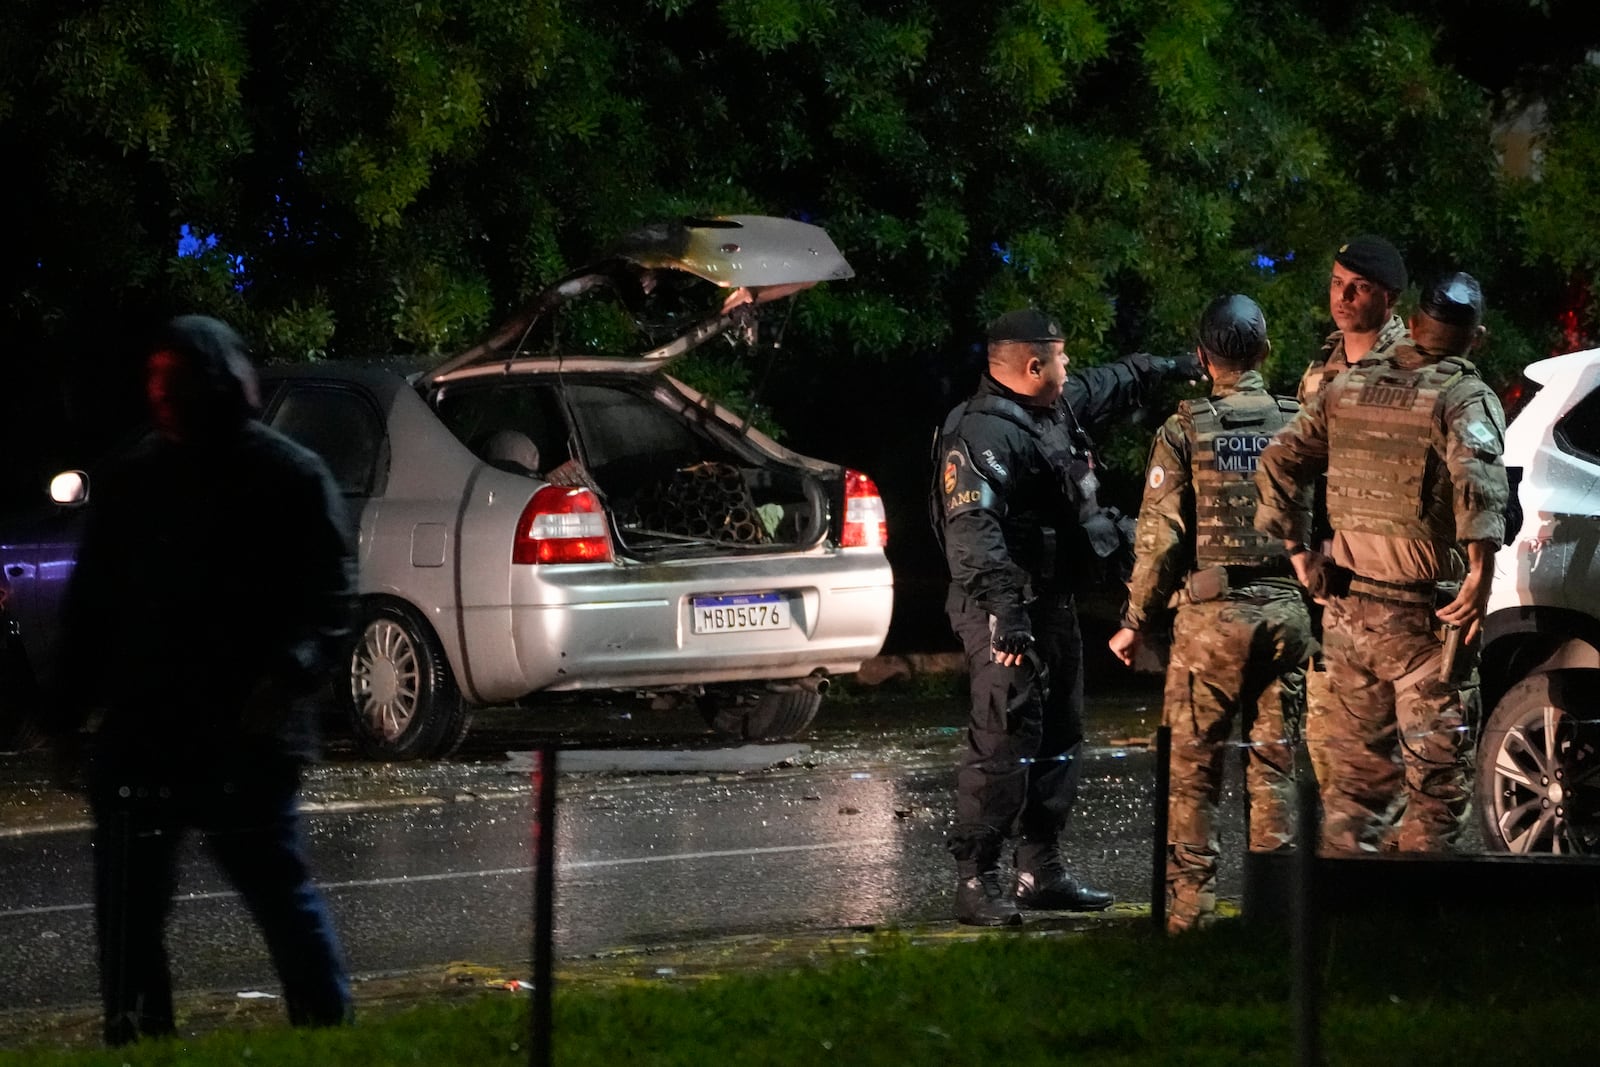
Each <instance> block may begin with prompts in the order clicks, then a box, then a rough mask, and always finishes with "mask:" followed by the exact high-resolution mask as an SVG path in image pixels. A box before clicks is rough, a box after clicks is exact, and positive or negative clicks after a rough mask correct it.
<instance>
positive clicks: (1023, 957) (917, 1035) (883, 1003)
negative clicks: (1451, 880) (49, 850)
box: [0, 912, 1600, 1067]
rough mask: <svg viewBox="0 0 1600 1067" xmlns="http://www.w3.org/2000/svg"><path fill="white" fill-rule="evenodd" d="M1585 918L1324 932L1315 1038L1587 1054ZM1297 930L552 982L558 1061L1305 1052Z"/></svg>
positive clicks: (0, 1063)
mask: <svg viewBox="0 0 1600 1067" xmlns="http://www.w3.org/2000/svg"><path fill="white" fill-rule="evenodd" d="M1596 919H1597V916H1596V915H1595V914H1593V913H1592V912H1584V913H1581V914H1573V913H1570V912H1569V913H1541V914H1534V915H1520V914H1515V913H1511V914H1506V915H1503V916H1496V917H1491V918H1488V919H1485V918H1484V917H1482V916H1475V917H1455V918H1436V919H1430V920H1427V921H1424V920H1419V919H1417V918H1415V917H1410V918H1398V917H1397V918H1392V919H1376V920H1374V919H1363V920H1354V919H1340V920H1337V921H1335V922H1333V923H1331V924H1330V927H1329V931H1328V942H1327V953H1326V956H1325V960H1324V968H1323V982H1324V985H1325V989H1326V999H1325V1003H1324V1030H1323V1033H1324V1038H1323V1047H1324V1050H1325V1052H1326V1056H1327V1062H1328V1063H1329V1064H1332V1065H1342V1064H1359V1065H1365V1064H1374V1065H1376V1064H1385V1065H1387V1064H1394V1063H1416V1064H1434V1063H1449V1064H1459V1065H1473V1064H1504V1063H1543V1064H1563V1063H1581V1062H1594V1060H1593V1056H1594V1051H1593V1049H1594V1039H1593V1035H1592V1033H1591V1032H1590V1031H1589V1028H1588V1027H1587V1026H1586V1025H1584V1024H1583V1023H1582V1022H1581V1020H1583V1019H1586V1018H1588V1017H1589V1015H1590V1012H1591V1011H1592V1006H1593V1000H1592V998H1593V991H1594V990H1595V989H1597V988H1600V985H1597V983H1596V979H1597V978H1600V973H1597V972H1600V922H1596ZM1290 973H1291V968H1290V965H1289V958H1288V949H1287V943H1286V941H1285V940H1284V938H1283V936H1282V935H1281V933H1279V932H1275V931H1271V930H1263V929H1261V928H1257V927H1250V926H1247V925H1244V924H1243V923H1241V922H1238V921H1228V922H1223V923H1219V924H1217V925H1216V926H1214V927H1212V928H1209V929H1206V930H1201V931H1197V932H1195V933H1192V934H1189V935H1186V936H1183V937H1178V938H1171V939H1165V938H1159V937H1155V936H1153V935H1152V934H1151V933H1150V932H1149V931H1147V930H1144V929H1129V928H1121V929H1100V930H1094V931H1091V932H1088V933H1083V934H1075V935H1071V936H1058V937H1034V936H1028V935H1026V934H1024V935H1016V934H1004V933H1001V934H996V935H995V936H992V937H985V938H982V939H979V940H977V941H973V942H966V943H955V944H946V945H939V946H934V947H930V946H926V945H919V944H913V943H912V942H911V940H910V939H909V938H908V937H907V936H905V935H903V934H897V933H889V934H884V935H880V936H879V937H878V938H876V939H875V940H874V941H873V942H872V943H871V945H870V947H869V948H868V950H867V951H866V952H865V953H864V954H860V955H848V956H847V955H841V956H839V957H837V958H834V959H831V960H826V961H824V962H822V963H820V964H817V965H812V966H803V967H798V968H794V969H787V970H782V971H777V972H770V973H756V974H736V975H730V976H728V977H723V978H715V979H709V980H700V981H697V982H695V983H692V984H659V985H648V984H638V983H626V984H619V985H613V986H609V987H600V986H574V987H562V988H558V990H557V995H556V1003H555V1040H554V1054H555V1062H556V1063H557V1064H559V1065H561V1067H587V1065H596V1067H598V1065H606V1067H614V1065H616V1064H618V1063H627V1064H629V1065H630V1067H633V1065H655V1064H660V1065H679V1064H682V1065H685V1067H689V1065H693V1067H705V1065H706V1064H723V1063H728V1064H734V1063H743V1064H762V1065H774V1067H786V1065H790V1064H793V1065H802V1064H804V1065H813V1064H819V1063H844V1064H877V1063H885V1064H891V1063H892V1064H896V1065H917V1064H928V1065H930V1067H931V1065H939V1067H943V1065H945V1064H951V1063H979V1062H984V1061H986V1060H991V1059H992V1060H995V1061H997V1062H1004V1063H1006V1064H1007V1065H1008V1067H1016V1065H1031V1064H1050V1065H1052V1067H1055V1065H1060V1064H1107V1065H1123V1064H1126V1065H1135V1064H1138V1065H1144V1064H1185V1065H1209V1064H1217V1065H1237V1064H1255V1063H1260V1064H1285V1063H1290V1062H1293V1057H1294V1049H1295V1043H1294V1033H1293V1029H1292V1022H1291V1015H1290V1009H1289V993H1290V979H1289V976H1290ZM527 1019H528V1014H527V1002H526V999H525V998H524V997H520V996H519V997H512V996H508V995H506V994H504V993H501V994H497V995H494V996H484V997H476V998H470V999H466V1000H462V1001H454V1002H451V1003H422V1004H419V1005H416V1006H413V1007H409V1008H405V1009H403V1010H394V1011H387V1012H382V1011H380V1012H373V1013H368V1014H366V1015H364V1016H363V1017H362V1018H361V1019H360V1021H358V1023H357V1024H356V1025H355V1026H354V1027H350V1028H345V1029H339V1030H324V1031H296V1030H290V1029H288V1028H287V1027H280V1026H270V1027H264V1028H258V1029H253V1030H221V1031H217V1032H214V1033H210V1034H206V1035H203V1036H200V1037H196V1038H191V1039H183V1040H172V1041H160V1042H148V1043H144V1044H141V1045H138V1046H135V1047H133V1048H130V1049H123V1050H116V1051H111V1050H101V1049H70V1050H69V1049H52V1048H33V1049H22V1050H16V1051H0V1067H22V1065H27V1067H35V1065H52V1067H91V1065H93V1067H100V1065H117V1067H120V1065H124V1064H125V1065H128V1067H161V1065H172V1064H186V1065H193V1064H205V1065H207V1067H213V1065H214V1067H259V1065H261V1064H273V1065H279V1064H282V1065H298V1064H307V1065H310V1064H316V1065H351V1067H359V1065H379V1064H383V1065H388V1064H426V1065H429V1067H456V1065H461V1067H468V1065H470V1067H493V1065H501V1064H504V1065H507V1067H513V1065H520V1064H525V1063H527V1062H528V1052H527V1025H528V1023H527Z"/></svg>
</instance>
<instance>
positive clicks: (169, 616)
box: [52, 315, 354, 1045]
mask: <svg viewBox="0 0 1600 1067" xmlns="http://www.w3.org/2000/svg"><path fill="white" fill-rule="evenodd" d="M145 398H146V401H147V405H148V411H149V417H150V422H151V426H152V431H151V432H150V433H149V434H148V435H147V436H146V437H145V438H144V439H143V440H142V441H140V442H139V443H138V445H137V446H136V447H135V448H134V449H133V450H132V451H131V452H129V453H128V454H127V455H125V456H124V457H122V458H121V459H120V460H119V461H118V462H117V463H116V464H115V465H114V466H113V467H112V468H111V469H109V470H107V471H105V472H104V473H103V474H102V475H101V476H99V477H97V479H96V481H95V484H94V487H93V490H92V491H93V499H92V501H91V502H90V508H89V512H88V521H87V527H86V530H85V534H84V538H83V542H82V546H81V550H80V554H79V559H78V563H77V568H76V571H75V573H74V576H73V579H72V584H71V587H70V589H69V593H68V599H67V607H66V614H65V634H64V642H63V647H64V650H65V651H64V661H65V666H64V671H63V675H62V679H61V683H62V684H61V685H60V686H59V687H58V689H59V692H60V693H61V700H60V702H59V706H58V707H57V708H56V714H55V720H54V722H53V724H52V732H53V733H54V735H55V737H56V743H57V745H58V746H59V751H61V752H62V753H63V754H64V755H66V756H68V757H70V755H71V754H72V753H73V752H74V751H76V750H78V749H80V748H82V747H84V742H83V740H82V738H83V735H82V734H81V733H80V732H79V731H80V730H81V729H82V728H83V727H84V726H85V724H92V727H93V729H92V733H90V734H89V736H88V738H87V744H86V751H87V756H88V766H87V774H86V779H85V780H86V781H87V784H88V792H89V804H90V810H91V812H92V814H93V816H94V836H93V847H94V866H95V919H96V933H97V935H98V940H99V963H100V985H101V994H102V999H103V1002H104V1008H105V1030H104V1033H105V1040H106V1041H107V1043H108V1044H112V1045H121V1044H125V1043H128V1042H131V1041H134V1040H136V1039H138V1038H142V1037H156V1036H162V1035H169V1034H172V1033H174V1032H175V1029H174V1028H175V1020H174V1018H173V1003H172V989H171V976H170V972H169V968H168V963H167V955H166V948H165V944H164V927H165V925H166V919H167V916H168V914H169V913H170V911H171V908H172V895H173V892H174V889H175V888H176V884H177V877H178V853H179V847H180V845H181V844H182V841H183V838H184V836H185V835H186V833H188V832H189V831H196V832H198V833H199V835H200V838H201V840H202V841H203V842H204V844H205V845H206V847H207V849H208V850H209V852H210V854H211V856H212V857H213V858H214V859H215V860H216V862H217V864H218V866H219V868H220V869H221V870H222V872H223V873H224V874H225V875H226V876H227V877H228V879H229V881H231V882H232V883H233V885H234V887H235V888H236V889H237V890H238V892H239V896H240V898H241V899H242V900H243V901H244V903H245V905H246V906H247V907H248V908H249V910H250V913H251V915H252V916H254V918H255V920H256V922H257V924H258V925H259V926H260V929H261V932H262V934H263V936H264V938H265V940H266V943H267V947H268V949H269V950H270V952H271V955H272V959H273V963H274V965H275V966H276V968H277V971H278V976H279V978H280V980H281V981H282V984H283V995H284V999H285V1002H286V1005H287V1008H288V1012H289V1019H290V1021H291V1022H292V1023H294V1024H296V1025H334V1024H338V1023H342V1022H345V1021H346V1020H348V1019H349V1017H350V1014H351V1001H350V992H349V983H348V979H347V975H346V971H345V965H344V962H343V959H342V957H341V953H340V949H339V945H338V942H337V939H336V937H335V935H334V932H333V928H332V925H331V923H330V921H329V917H328V914H327V911H326V909H325V907H324V905H323V902H322V900H321V898H320V896H319V895H318V893H317V891H316V889H315V887H314V886H313V885H312V882H311V878H310V875H309V873H308V871H307V868H306V862H305V858H304V855H303V852H302V846H301V842H300V838H299V824H298V815H297V811H296V795H297V793H298V791H299V788H300V782H301V775H302V772H303V769H304V767H305V765H306V764H307V763H308V762H309V761H310V760H311V759H313V758H314V757H315V755H316V749H317V745H316V735H315V720H314V703H315V701H314V698H315V696H316V694H317V693H318V691H319V690H320V689H321V687H322V686H323V684H324V683H325V681H326V680H327V677H328V674H329V670H330V668H331V666H332V665H333V663H334V662H335V661H336V659H337V658H338V656H339V655H340V654H341V652H342V650H343V647H344V645H345V644H346V642H347V641H348V633H349V614H350V611H351V608H352V603H353V595H354V583H353V576H354V559H353V556H352V554H351V550H350V547H349V542H348V539H347V532H346V526H345V519H344V512H343V505H342V501H341V499H340V497H339V494H338V490H337V489H336V488H335V487H334V484H333V479H332V477H331V476H330V474H329V473H328V470H327V468H326V467H325V466H324V464H323V462H322V461H321V460H320V459H319V458H318V457H317V456H315V455H314V454H312V453H311V452H309V451H307V450H306V449H304V448H302V447H300V446H299V445H297V444H295V443H294V442H293V441H290V440H289V439H288V438H286V437H284V436H283V435H281V434H279V433H278V432H277V431H275V430H272V429H270V428H268V427H266V426H264V425H262V424H261V423H260V422H259V421H257V420H256V418H255V416H256V414H257V413H258V409H259V406H260V396H259V387H258V385H257V382H256V377H255V372H254V370H253V368H252V367H251V364H250V362H249V359H248V357H247V355H246V352H245V347H244V343H243V342H242V341H241V340H240V338H239V336H238V335H237V334H236V333H235V332H234V331H233V330H232V329H231V328H229V327H228V326H227V325H225V324H223V323H221V322H219V321H217V320H215V319H212V318H207V317H204V316H198V315H189V316H183V317H180V318H177V319H174V320H172V321H171V322H170V323H168V325H167V327H166V329H165V331H164V335H163V337H162V338H161V339H160V341H159V343H158V344H157V345H156V346H155V347H154V349H153V350H152V351H151V353H150V355H149V357H148V359H147V361H146V364H145Z"/></svg>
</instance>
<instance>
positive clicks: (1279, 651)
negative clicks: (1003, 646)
mask: <svg viewBox="0 0 1600 1067" xmlns="http://www.w3.org/2000/svg"><path fill="white" fill-rule="evenodd" d="M1271 349H1272V345H1271V342H1269V341H1268V340H1267V322H1266V318H1265V316H1263V315H1262V313H1261V308H1260V307H1259V306H1258V305H1257V304H1256V302H1255V301H1254V300H1251V299H1250V298H1249V297H1247V296H1240V295H1230V296H1220V297H1218V298H1217V299H1215V300H1213V301H1212V302H1211V303H1210V304H1209V305H1208V306H1207V307H1206V309H1205V312H1204V314H1202V315H1201V317H1200V335H1199V345H1198V347H1197V349H1196V351H1197V354H1198V356H1199V358H1200V363H1201V366H1203V367H1204V368H1205V372H1206V374H1207V375H1208V376H1209V377H1210V378H1211V382H1212V386H1211V395H1210V396H1209V397H1206V398H1204V399H1196V400H1185V401H1184V402H1183V403H1181V404H1180V405H1178V410H1177V413H1176V414H1174V415H1173V416H1172V417H1171V418H1169V419H1168V420H1167V421H1166V423H1165V425H1163V426H1162V427H1161V429H1159V430H1158V431H1156V435H1155V440H1154V441H1153V443H1152V444H1151V447H1150V459H1149V462H1148V463H1147V464H1146V467H1145V480H1144V486H1145V488H1144V502H1143V504H1142V505H1141V506H1140V509H1139V525H1138V530H1137V533H1136V534H1135V537H1134V548H1135V551H1136V552H1137V556H1136V558H1135V560H1134V566H1133V577H1132V578H1131V579H1130V581H1129V583H1128V603H1127V607H1126V608H1125V609H1124V610H1123V614H1122V628H1121V629H1119V630H1118V631H1117V632H1116V633H1115V634H1114V635H1113V636H1112V638H1111V642H1110V645H1111V651H1112V652H1113V653H1114V654H1115V655H1116V656H1117V658H1118V659H1120V660H1122V662H1123V663H1125V664H1127V665H1128V666H1132V665H1133V663H1134V660H1135V657H1136V656H1137V655H1138V653H1139V651H1140V648H1141V646H1142V645H1143V644H1144V643H1145V640H1146V631H1148V630H1150V629H1151V628H1152V627H1155V626H1159V625H1161V624H1162V623H1164V622H1165V620H1166V618H1167V611H1168V608H1169V607H1175V608H1177V615H1176V618H1175V619H1173V623H1172V627H1173V641H1172V649H1171V658H1170V659H1169V661H1168V665H1167V681H1166V693H1165V697H1164V700H1163V708H1162V721H1163V722H1165V723H1166V725H1167V726H1169V727H1171V729H1172V764H1171V766H1172V773H1171V791H1170V793H1169V794H1168V801H1167V809H1168V822H1167V905H1166V917H1167V929H1168V931H1171V932H1176V931H1180V930H1186V929H1189V928H1190V927H1193V926H1196V925H1198V924H1200V923H1202V922H1205V921H1207V920H1209V919H1210V918H1211V917H1212V916H1214V915H1215V913H1216V907H1217V857H1218V852H1219V844H1218V835H1217V826H1216V821H1217V805H1218V801H1219V798H1220V796H1221V793H1222V778H1223V771H1224V768H1225V762H1224V760H1225V757H1226V756H1227V753H1228V749H1229V748H1231V747H1232V746H1231V744H1230V739H1231V737H1232V735H1233V727H1234V723H1235V722H1237V723H1238V724H1239V734H1240V737H1241V738H1242V740H1243V741H1244V742H1246V744H1244V745H1243V746H1242V747H1240V749H1239V751H1240V755H1241V757H1242V759H1243V762H1244V772H1245V785H1246V808H1245V818H1246V824H1247V826H1248V830H1249V841H1250V849H1251V850H1252V851H1261V852H1270V851H1273V850H1276V849H1281V848H1287V847H1288V846H1289V844H1290V843H1291V841H1292V840H1293V832H1294V817H1293V792H1294V749H1293V741H1292V738H1293V737H1294V736H1295V735H1296V734H1297V732H1298V730H1299V725H1300V714H1301V708H1302V705H1303V701H1304V696H1305V688H1304V687H1305V662H1306V660H1307V659H1309V658H1310V655H1311V651H1312V647H1313V641H1312V637H1311V619H1310V616H1309V614H1308V613H1307V610H1306V601H1305V597H1304V594H1303V593H1302V592H1301V589H1300V586H1299V583H1298V582H1296V580H1295V576H1294V569H1293V568H1292V567H1291V566H1290V565H1289V558H1288V556H1286V555H1284V551H1283V545H1282V544H1281V543H1280V542H1279V541H1278V540H1277V539H1276V538H1274V537H1270V536H1269V535H1267V534H1264V533H1260V532H1258V531H1256V530H1254V529H1252V528H1251V525H1250V523H1251V519H1252V518H1253V517H1254V515H1255V509H1256V487H1255V482H1254V480H1253V475H1254V473H1255V467H1256V462H1257V459H1258V458H1259V457H1260V455H1261V452H1262V450H1263V449H1264V448H1265V447H1266V445H1267V442H1268V441H1269V440H1270V439H1271V437H1272V435H1273V433H1275V432H1276V431H1277V430H1278V429H1279V428H1281V427H1282V426H1284V425H1285V424H1286V423H1287V422H1288V421H1289V419H1290V418H1291V417H1292V416H1293V415H1294V414H1295V412H1297V411H1298V410H1299V405H1298V404H1296V403H1295V402H1294V401H1293V400H1289V399H1286V398H1277V397H1274V396H1272V395H1271V394H1270V393H1268V392H1267V387H1266V382H1265V380H1264V379H1263V378H1262V376H1261V372H1260V370H1259V368H1260V366H1261V364H1262V362H1263V361H1265V359H1266V358H1267V353H1268V352H1270V351H1271Z"/></svg>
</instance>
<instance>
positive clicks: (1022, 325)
mask: <svg viewBox="0 0 1600 1067" xmlns="http://www.w3.org/2000/svg"><path fill="white" fill-rule="evenodd" d="M988 337H989V343H990V344H999V343H1000V342H1002V341H1062V340H1065V339H1066V338H1065V337H1064V336H1063V335H1062V333H1061V324H1060V323H1058V322H1056V320H1055V319H1052V318H1051V317H1050V316H1049V315H1046V314H1045V313H1044V312H1042V311H1035V310H1034V309H1033V308H1020V309H1018V310H1016V311H1008V312H1006V313H1005V314H1004V315H1001V316H1000V317H999V318H998V319H995V320H994V321H993V322H991V323H990V324H989V334H988Z"/></svg>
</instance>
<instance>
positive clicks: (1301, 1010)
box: [1290, 745, 1322, 1067]
mask: <svg viewBox="0 0 1600 1067" xmlns="http://www.w3.org/2000/svg"><path fill="white" fill-rule="evenodd" d="M1295 762H1296V764H1298V766H1297V768H1296V773H1295V824H1296V825H1295V854H1294V877H1293V880H1292V889H1291V899H1292V905H1291V909H1292V910H1291V914H1292V919H1291V922H1292V926H1291V933H1290V942H1291V944H1290V954H1291V957H1292V960H1293V968H1294V978H1293V986H1292V991H1291V1000H1292V1002H1293V1011H1294V1036H1295V1063H1296V1064H1297V1065H1298V1067H1321V1063H1322V989H1321V985H1322V953H1321V945H1320V941H1319V934H1320V931H1319V930H1318V925H1317V901H1316V884H1317V845H1318V842H1319V841H1320V840H1321V838H1322V823H1321V820H1320V819H1319V818H1318V817H1317V813H1318V810H1319V809H1318V805H1319V803H1320V801H1319V798H1318V796H1317V778H1316V774H1315V773H1314V772H1313V771H1312V769H1311V759H1310V756H1309V754H1308V753H1307V751H1306V748H1305V746H1304V745H1301V746H1300V747H1299V748H1298V749H1297V750H1296V752H1295Z"/></svg>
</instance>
